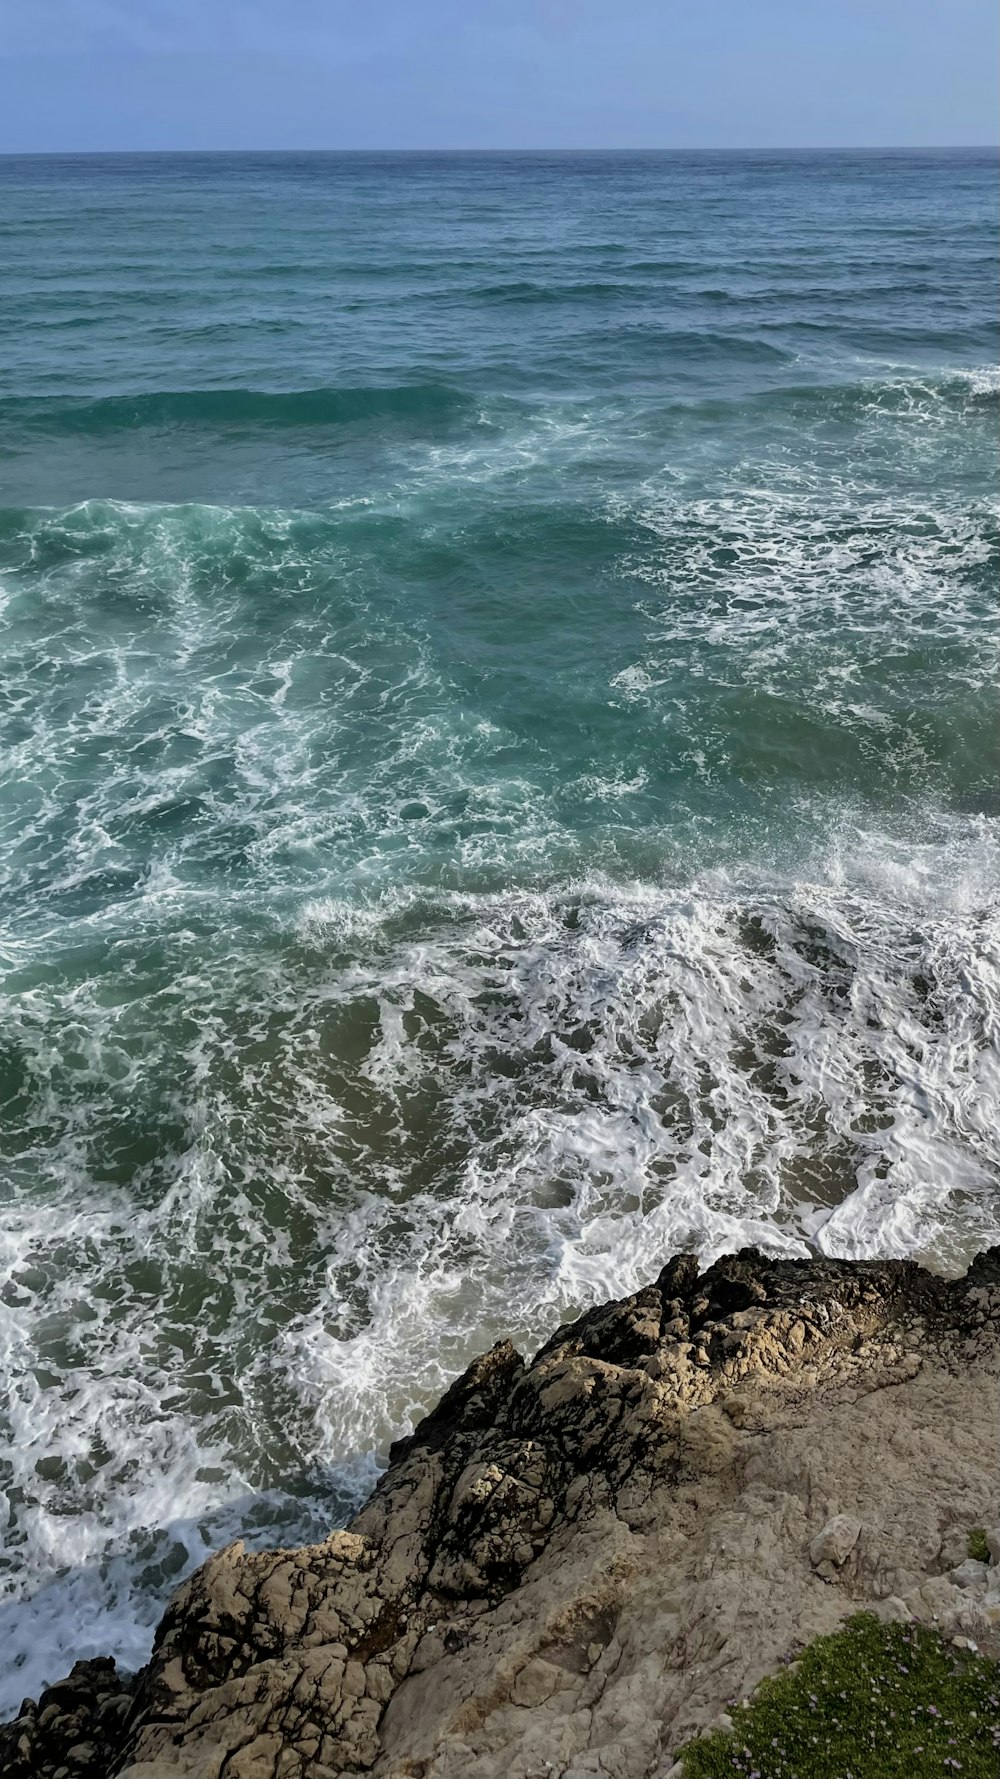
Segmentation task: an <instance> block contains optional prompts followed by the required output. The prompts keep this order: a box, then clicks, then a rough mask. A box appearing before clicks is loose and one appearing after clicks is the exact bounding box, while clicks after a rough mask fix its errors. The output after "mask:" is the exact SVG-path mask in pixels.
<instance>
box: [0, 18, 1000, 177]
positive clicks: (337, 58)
mask: <svg viewBox="0 0 1000 1779" xmlns="http://www.w3.org/2000/svg"><path fill="white" fill-rule="evenodd" d="M998 50H1000V29H998V20H997V17H996V14H995V9H994V7H993V4H992V0H989V3H987V0H951V3H950V4H949V5H948V7H947V8H945V7H944V6H943V5H942V4H941V3H940V0H909V3H907V0H845V4H843V5H841V6H838V7H837V8H836V9H829V10H827V9H821V10H818V11H815V12H814V11H812V10H811V9H804V8H801V7H799V6H797V5H794V4H792V0H760V4H758V6H757V7H755V8H754V9H753V12H752V15H751V14H750V13H749V12H748V9H746V8H745V7H741V6H739V5H738V4H737V0H712V3H711V4H709V5H706V6H705V7H703V8H701V9H699V10H698V11H697V12H693V11H691V10H690V9H688V8H681V7H679V6H674V7H670V6H666V7H664V6H663V5H662V3H661V0H621V3H620V4H619V5H618V6H617V7H616V8H615V11H614V16H611V9H610V7H609V6H608V5H607V0H574V4H573V5H572V6H570V5H569V4H567V0H509V4H508V5H507V7H506V8H505V9H504V12H503V15H502V16H489V17H484V16H477V15H475V14H472V15H470V13H469V9H467V8H464V7H462V6H461V5H460V4H459V3H458V0H409V3H408V4H404V3H403V0H372V4H371V5H370V6H369V7H368V9H367V10H366V12H365V14H364V15H363V16H359V15H358V14H357V13H356V11H355V10H354V9H351V8H348V7H347V6H346V5H343V4H340V3H338V0H332V3H331V0H286V4H284V5H283V6H282V7H281V8H280V10H279V8H278V7H277V5H276V4H275V0H245V3H244V4H241V5H237V4H236V0H134V3H133V4H132V5H130V6H129V7H128V8H126V7H125V6H124V5H123V4H122V3H121V0H30V4H29V0H10V4H9V5H8V7H7V9H6V17H5V21H4V30H3V36H2V40H0V54H2V57H3V63H4V70H5V73H6V77H7V79H6V87H7V91H6V95H5V104H4V108H3V114H2V116H0V153H5V154H21V153H35V154H45V153H52V154H66V153H71V154H73V153H79V154H87V153H109V154H113V153H125V154H127V153H142V152H150V153H175V152H196V153H215V152H221V153H241V152H259V153H282V152H303V151H307V152H319V153H322V152H330V153H336V152H341V153H344V152H358V153H371V152H413V153H429V152H441V153H462V152H469V153H472V152H490V151H494V152H496V151H502V152H514V151H517V150H523V151H524V152H529V153H530V152H539V153H540V152H552V151H566V152H575V153H581V152H588V151H606V152H612V151H616V150H622V151H636V150H638V151H643V152H654V151H656V152H661V151H662V152H672V151H676V152H684V151H688V150H691V151H695V150H708V149H712V150H723V151H731V152H750V151H752V150H756V149H761V150H765V151H775V150H785V151H791V150H809V149H817V150H822V149H830V150H836V149H855V148H871V149H878V148H888V149H900V150H903V149H907V148H916V149H920V148H928V149H931V148H992V147H994V146H996V143H997V135H998V130H997V110H998V106H997V99H998V90H997V86H998V83H997V76H996V68H997V61H998Z"/></svg>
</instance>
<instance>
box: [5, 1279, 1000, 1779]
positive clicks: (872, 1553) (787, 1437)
mask: <svg viewBox="0 0 1000 1779" xmlns="http://www.w3.org/2000/svg"><path fill="white" fill-rule="evenodd" d="M973 1528H984V1529H985V1531H986V1536H987V1539H988V1540H989V1550H990V1552H991V1554H992V1559H993V1561H992V1563H991V1564H988V1563H986V1562H984V1561H981V1560H974V1559H972V1558H970V1557H969V1555H968V1539H969V1534H970V1532H971V1531H972V1529H973ZM996 1528H1000V1249H998V1248H994V1249H992V1250H990V1252H989V1253H987V1254H983V1255H981V1256H980V1257H979V1259H978V1260H977V1261H976V1262H975V1263H974V1265H973V1266H972V1267H971V1268H970V1270H969V1272H968V1273H967V1275H966V1276H965V1277H964V1278H963V1279H959V1280H952V1281H946V1280H942V1279H940V1278H937V1277H935V1276H933V1275H931V1274H929V1273H927V1272H925V1271H923V1270H922V1269H921V1268H919V1267H917V1266H915V1265H912V1264H910V1263H908V1262H893V1261H885V1262H877V1261H873V1262H849V1261H826V1260H816V1261H785V1260H782V1261H773V1260H768V1259H766V1258H765V1257H764V1256H762V1255H761V1254H759V1253H757V1252H756V1251H754V1250H752V1249H748V1250H746V1251H744V1252H743V1253H742V1254H739V1255H736V1256H730V1257H727V1258H725V1259H723V1260H721V1261H719V1262H718V1263H717V1264H716V1265H715V1266H713V1267H711V1268H710V1269H709V1270H708V1271H707V1272H706V1273H704V1274H702V1275H699V1273H698V1269H697V1265H696V1262H695V1261H694V1260H693V1259H692V1258H691V1257H690V1256H681V1257H679V1258H676V1259H674V1260H671V1261H670V1262H669V1263H668V1265H667V1266H666V1267H665V1268H664V1269H663V1271H662V1273H661V1274H660V1276H659V1278H658V1279H657V1280H656V1282H655V1283H654V1284H652V1285H650V1286H648V1287H647V1288H646V1289H644V1290H642V1291H639V1292H637V1293H636V1294H635V1295H634V1296H632V1297H628V1298H625V1299H623V1300H622V1301H621V1302H617V1303H610V1304H607V1305H605V1306H603V1307H602V1308H600V1309H598V1310H595V1311H593V1312H591V1313H590V1314H589V1315H587V1316H584V1317H583V1318H582V1320H580V1321H579V1322H577V1323H575V1324H573V1325H572V1326H568V1327H565V1328H562V1329H560V1330H559V1332H558V1333H557V1334H556V1335H555V1336H554V1337H553V1338H552V1339H551V1340H550V1341H549V1342H548V1343H547V1345H545V1346H544V1347H543V1348H542V1349H541V1351H540V1352H539V1353H538V1354H537V1355H536V1357H535V1358H534V1360H533V1361H532V1362H531V1363H530V1364H526V1363H525V1362H524V1360H523V1359H522V1358H521V1357H520V1355H519V1354H518V1353H516V1352H515V1351H514V1349H513V1348H512V1347H511V1346H510V1345H509V1344H506V1343H502V1344H500V1345H497V1346H496V1347H494V1348H493V1349H492V1351H490V1352H489V1353H487V1354H485V1355H484V1356H483V1357H482V1358H481V1359H479V1360H477V1361H476V1362H475V1363H474V1364H473V1365H472V1366H470V1368H469V1370H468V1371H467V1372H466V1373H465V1375H464V1376H463V1377H462V1378H460V1379H459V1380H458V1381H457V1383H455V1384H454V1385H453V1386H452V1388H451V1389H450V1390H449V1391H448V1392H447V1393H446V1395H445V1396H444V1397H443V1398H442V1400H441V1402H440V1403H439V1404H438V1406H437V1407H436V1408H435V1409H434V1410H433V1412H432V1413H431V1414H430V1415H428V1416H427V1418H426V1419H425V1420H424V1421H423V1422H422V1423H421V1424H420V1426H419V1427H418V1428H417V1429H416V1431H415V1433H414V1434H413V1435H412V1437H410V1438H408V1439H405V1440H402V1441H400V1442H399V1443H398V1444H397V1445H395V1446H394V1447H393V1448H392V1452H391V1461H390V1465H389V1468H388V1470H387V1471H386V1473H385V1475H384V1476H383V1477H382V1479H381V1481H380V1483H379V1485H378V1487H377V1489H376V1490H375V1492H374V1494H373V1495H372V1497H371V1498H370V1500H369V1501H368V1503H367V1504H366V1506H365V1507H364V1508H363V1509H362V1511H361V1513H360V1514H359V1515H358V1516H357V1518H356V1519H355V1520H354V1521H353V1523H352V1524H351V1526H350V1527H349V1528H348V1529H347V1530H345V1531H337V1532H334V1533H332V1534H331V1535H330V1537H329V1538H328V1539H326V1540H325V1541H324V1542H323V1543H321V1544H317V1545H312V1546H309V1547H305V1548H302V1549H298V1550H287V1551H267V1552H262V1553H249V1552H247V1551H245V1550H244V1549H243V1547H242V1546H241V1545H239V1544H237V1545H234V1546H231V1547H230V1548H229V1549H228V1550H225V1551H222V1552H220V1553H219V1554H218V1555H217V1556H215V1557H213V1558H212V1559H211V1560H210V1561H209V1562H208V1563H207V1564H206V1565H205V1566H204V1568H202V1569H201V1570H199V1571H198V1573H197V1574H195V1575H194V1576H192V1577H191V1579H190V1580H189V1581H188V1582H186V1583H185V1584H184V1585H183V1586H182V1587H181V1588H180V1589H179V1591H178V1592H177V1594H176V1595H175V1596H174V1598H173V1600H172V1601H171V1603H170V1605H169V1607H168V1609H167V1611H166V1613H165V1615H164V1618H163V1620H162V1623H161V1625H160V1628H159V1631H158V1633H157V1638H156V1644H155V1647H154V1651H153V1654H152V1657H151V1659H150V1661H149V1663H148V1664H147V1666H146V1667H145V1668H144V1669H143V1670H142V1672H141V1673H140V1674H139V1675H138V1676H137V1677H135V1679H134V1680H129V1679H128V1678H127V1677H123V1676H120V1675H119V1674H118V1673H117V1672H116V1670H115V1668H114V1666H113V1664H112V1663H110V1662H100V1661H97V1662H84V1663H78V1664H77V1667H76V1668H75V1669H74V1671H73V1674H72V1675H71V1676H70V1677H69V1678H68V1679H67V1680H66V1681H64V1682H61V1683H60V1684H59V1685H57V1686H55V1687H52V1688H50V1689H49V1690H48V1691H47V1692H46V1693H45V1694H43V1696H42V1698H41V1699H40V1700H39V1701H37V1703H35V1702H30V1701H29V1702H27V1703H26V1704H25V1706H24V1707H22V1711H21V1713H20V1715H19V1717H18V1718H17V1719H16V1721H15V1722H13V1723H12V1724H8V1725H6V1726H3V1727H2V1728H0V1776H2V1779H110V1776H111V1775H120V1776H122V1779H125V1776H127V1779H168V1776H171V1775H178V1776H179V1775H183V1779H345V1776H346V1775H353V1774H357V1773H367V1774H370V1775H371V1776H372V1779H500V1775H503V1776H504V1779H599V1776H603V1779H665V1776H666V1775H668V1774H670V1773H671V1771H672V1770H673V1769H674V1768H675V1765H676V1760H677V1753H678V1750H679V1749H680V1747H681V1746H682V1745H683V1744H684V1743H685V1742H686V1741H687V1740H689V1739H690V1738H691V1737H692V1736H693V1735H696V1734H698V1733H700V1732H701V1731H702V1730H704V1729H705V1728H706V1727H708V1726H709V1725H710V1724H712V1723H716V1722H718V1721H720V1713H721V1714H724V1711H725V1706H726V1703H727V1702H728V1701H731V1700H733V1699H738V1698H740V1697H743V1696H745V1695H746V1693H747V1692H748V1691H749V1690H750V1689H751V1688H752V1687H753V1686H755V1685H756V1683H757V1681H758V1680H759V1679H760V1678H761V1677H762V1676H763V1675H765V1674H766V1673H769V1672H772V1671H774V1670H775V1668H777V1667H778V1665H779V1664H780V1663H781V1662H782V1661H783V1660H787V1659H788V1658H789V1656H790V1655H791V1654H792V1653H793V1652H794V1650H795V1649H796V1648H798V1647H800V1646H801V1645H802V1644H803V1643H805V1642H808V1641H809V1640H810V1639H811V1638H813V1637H815V1636H816V1635H818V1634H819V1633H821V1632H824V1631H829V1630H832V1629H833V1628H834V1627H835V1626H837V1625H838V1624H839V1623H841V1622H842V1621H843V1620H844V1619H845V1618H846V1617H847V1616H848V1615H849V1614H850V1613H852V1612H855V1611H857V1610H858V1608H859V1606H861V1605H867V1606H872V1607H874V1609H876V1610H877V1611H879V1612H880V1613H883V1614H885V1615H888V1616H892V1617H906V1618H908V1617H911V1616H912V1617H913V1618H915V1619H918V1620H923V1621H925V1622H927V1623H933V1624H935V1625H936V1626H937V1627H938V1628H940V1629H942V1630H944V1631H945V1632H946V1634H947V1635H948V1636H950V1637H952V1638H953V1639H955V1640H964V1641H966V1642H967V1643H969V1644H974V1645H975V1646H976V1647H977V1648H978V1649H981V1650H983V1651H985V1652H986V1653H988V1654H992V1655H994V1656H995V1657H997V1658H1000V1531H996V1530H994V1529H996ZM721 1720H722V1721H723V1722H724V1721H725V1718H724V1715H723V1716H722V1719H721ZM677 1771H678V1772H679V1768H678V1769H677Z"/></svg>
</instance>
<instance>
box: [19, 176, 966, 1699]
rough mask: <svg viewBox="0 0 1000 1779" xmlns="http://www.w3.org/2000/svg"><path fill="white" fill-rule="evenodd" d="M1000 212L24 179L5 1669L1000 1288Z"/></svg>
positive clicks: (960, 197) (855, 202)
mask: <svg viewBox="0 0 1000 1779" xmlns="http://www.w3.org/2000/svg"><path fill="white" fill-rule="evenodd" d="M996 191H997V158H996V156H995V155H990V154H985V153H971V152H970V153H949V154H930V153H928V154H806V155H777V154H755V155H742V156H739V155H708V154H691V155H683V154H665V155H634V154H618V155H587V156H567V155H467V156H450V155H449V156H446V155H410V156H397V155H357V156H350V155H329V156H327V155H303V156H300V155H284V156H277V157H275V156H252V155H242V156H233V157H226V156H199V155H188V156H176V157H174V156H159V157H138V158H128V157H108V158H80V159H44V158H39V159H23V160H19V159H6V160H0V319H2V321H3V324H4V341H5V345H4V351H3V355H2V359H0V623H2V627H3V629H2V640H3V660H2V680H0V829H2V835H3V848H2V853H0V922H2V926H0V945H2V949H0V1143H2V1147H3V1169H2V1185H0V1191H2V1194H3V1214H2V1222H0V1227H2V1238H0V1261H2V1282H0V1353H2V1363H3V1365H4V1367H5V1371H6V1376H7V1380H8V1382H9V1386H10V1394H9V1403H8V1423H9V1424H8V1426H7V1428H6V1438H7V1439H9V1442H10V1443H9V1446H8V1447H7V1450H6V1455H2V1445H3V1442H2V1441H0V1479H2V1486H3V1490H4V1494H3V1496H2V1497H0V1509H2V1507H3V1504H4V1503H6V1527H5V1530H4V1533H3V1539H4V1542H3V1551H2V1554H0V1585H2V1587H3V1589H4V1590H5V1592H4V1594H3V1597H2V1600H0V1630H2V1633H3V1638H4V1646H5V1650H6V1651H7V1652H8V1655H9V1656H11V1657H12V1658H13V1663H12V1666H11V1667H9V1671H8V1678H7V1681H6V1682H5V1690H4V1692H3V1700H2V1702H3V1704H4V1706H5V1707H7V1708H11V1707H13V1706H14V1705H16V1704H17V1702H18V1700H19V1699H20V1697H21V1695H22V1694H23V1693H25V1692H28V1691H32V1690H35V1689H36V1688H37V1686H38V1684H39V1682H40V1681H41V1680H42V1679H43V1678H46V1677H48V1678H51V1677H52V1676H53V1674H54V1673H55V1672H57V1671H58V1672H61V1671H62V1670H63V1668H64V1666H65V1665H66V1663H67V1661H68V1660H71V1659H72V1658H73V1657H75V1656H77V1655H80V1654H85V1653H88V1652H91V1651H94V1652H96V1651H105V1650H113V1651H116V1652H117V1653H118V1654H119V1655H121V1657H122V1658H123V1659H124V1660H125V1662H126V1663H137V1662H139V1661H141V1660H142V1659H143V1656H144V1653H145V1650H146V1648H147V1647H148V1641H149V1637H150V1634H151V1626H152V1624H153V1622H154V1621H155V1618H156V1615H157V1612H158V1610H159V1603H160V1602H161V1601H162V1599H163V1597H164V1595H165V1593H166V1592H167V1591H168V1590H169V1588H170V1587H171V1585H172V1583H173V1581H174V1580H175V1579H176V1577H177V1575H178V1574H180V1573H181V1572H182V1571H183V1569H184V1568H185V1566H188V1565H190V1564H191V1563H192V1562H193V1561H195V1560H196V1559H197V1558H198V1556H199V1555H200V1554H203V1553H204V1551H206V1550H207V1549H209V1548H211V1547H213V1546H214V1545H217V1544H219V1543H221V1542H223V1541H224V1540H225V1539H227V1538H228V1537H230V1536H232V1535H233V1534H234V1532H235V1531H236V1530H243V1531H246V1530H247V1529H249V1533H250V1535H251V1536H257V1537H260V1538H267V1539H270V1540H273V1539H275V1538H276V1537H279V1536H280V1537H288V1538H295V1537H299V1536H301V1535H302V1534H303V1533H308V1532H311V1531H315V1530H317V1529H319V1528H323V1527H326V1526H328V1525H329V1524H330V1523H331V1521H335V1520H336V1519H337V1518H338V1517H342V1516H343V1514H344V1513H346V1512H347V1511H348V1508H349V1505H350V1502H351V1500H352V1498H353V1497H354V1496H356V1494H357V1491H358V1490H359V1489H363V1488H364V1486H365V1485H366V1482H367V1481H369V1480H370V1478H371V1476H372V1474H373V1471H374V1467H375V1466H376V1465H377V1463H378V1462H379V1458H380V1455H381V1454H383V1453H384V1449H385V1444H386V1441H387V1439H388V1437H389V1436H390V1434H391V1433H393V1432H395V1431H398V1430H399V1429H400V1428H401V1427H402V1426H403V1425H404V1424H405V1423H406V1421H407V1419H412V1418H413V1417H414V1416H415V1415H416V1414H418V1413H419V1412H421V1410H422V1409H423V1408H425V1407H426V1406H427V1405H428V1404H429V1403H430V1402H431V1401H432V1400H433V1399H434V1398H435V1397H436V1395H437V1394H438V1393H439V1391H440V1389H441V1387H442V1385H443V1384H444V1383H445V1382H446V1381H447V1380H448V1379H449V1378H450V1377H451V1376H453V1375H454V1374H455V1372H456V1371H457V1370H458V1369H459V1368H460V1367H461V1366H462V1365H463V1364H464V1363H465V1362H466V1361H467V1360H468V1359H469V1358H470V1357H471V1356H472V1355H473V1354H474V1353H475V1352H477V1351H479V1350H481V1349H482V1348H483V1347H484V1346H485V1345H487V1344H488V1343H489V1341H490V1340H492V1339H493V1338H494V1337H495V1336H496V1335H498V1334H500V1333H504V1334H511V1335H513V1336H514V1337H515V1338H516V1339H518V1340H520V1341H521V1342H523V1343H525V1344H527V1345H529V1346H530V1345H532V1344H536V1343H537V1342H538V1341H539V1340H540V1339H541V1338H542V1337H543V1336H544V1335H545V1334H546V1333H547V1332H548V1331H549V1330H550V1329H551V1328H552V1326H553V1325H554V1324H555V1323H556V1322H557V1321H558V1320H559V1319H560V1318H563V1317H566V1316H568V1315H570V1314H573V1313H574V1312H576V1311H577V1310H579V1309H580V1308H582V1307H585V1306H587V1305H589V1304H591V1303H593V1302H595V1301H598V1300H600V1299H602V1298H603V1297H605V1296H607V1295H608V1294H610V1293H614V1292H620V1291H624V1290H626V1289H629V1288H632V1287H634V1286H635V1285H637V1284H639V1283H641V1282H644V1281H646V1280H647V1279H649V1278H650V1277H652V1276H653V1275H654V1274H655V1273H656V1271H657V1270H658V1268H659V1267H660V1265H661V1264H662V1262H663V1260H664V1259H665V1258H666V1257H667V1256H668V1255H669V1254H670V1253H671V1252H673V1251H675V1250H676V1249H678V1248H692V1249H696V1250H697V1251H698V1252H699V1253H700V1254H701V1255H703V1256H704V1257H705V1258H706V1259H707V1258H711V1257H713V1256H715V1255H717V1254H718V1253H719V1252H721V1251H722V1250H724V1249H727V1248H734V1247H738V1246H739V1245H741V1244H742V1243H744V1242H746V1241H748V1240H753V1241H756V1242H758V1243H759V1244H761V1245H762V1246H764V1247H766V1248H768V1249H771V1250H772V1251H777V1252H785V1253H792V1254H806V1253H809V1252H810V1251H815V1250H819V1251H821V1252H828V1253H834V1254H868V1253H883V1254H913V1255H916V1256H918V1257H920V1258H923V1259H925V1260H928V1261H930V1262H931V1263H932V1264H934V1265H937V1266H939V1267H942V1268H944V1269H945V1270H952V1271H954V1270H958V1269H960V1268H962V1267H963V1266H964V1264H965V1263H966V1261H967V1259H968V1257H969V1256H970V1255H971V1254H972V1253H973V1252H974V1251H975V1250H976V1249H977V1248H978V1247H980V1246H981V1245H983V1244H984V1243H985V1242H987V1241H988V1240H990V1239H993V1240H997V1239H1000V926H998V916H997V894H996V892H997V863H998V838H1000V823H998V818H1000V726H998V702H1000V701H998V694H997V656H998V636H1000V632H998V628H997V588H998V576H997V570H998V565H1000V528H998V519H997V506H996V499H995V494H996V474H997V434H996V418H997V400H998V387H1000V381H998V373H997V369H996V361H997V356H998V354H997V317H996V306H995V265H996V249H997V216H996Z"/></svg>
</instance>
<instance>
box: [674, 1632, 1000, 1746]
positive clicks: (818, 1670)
mask: <svg viewBox="0 0 1000 1779" xmlns="http://www.w3.org/2000/svg"><path fill="white" fill-rule="evenodd" d="M731 1715H732V1719H733V1728H732V1730H725V1731H723V1730H717V1731H714V1732H713V1733H712V1734H711V1735H709V1736H704V1737H701V1738H699V1740H698V1741H696V1742H691V1743H689V1744H688V1746H687V1748H686V1749H685V1750H684V1752H683V1756H682V1762H683V1773H684V1779H740V1776H741V1775H742V1779H931V1776H932V1775H933V1779H956V1776H957V1775H961V1779H998V1776H1000V1669H998V1667H997V1664H996V1663H995V1662H993V1661H989V1660H987V1658H986V1657H985V1656H981V1655H977V1654H975V1653H973V1652H972V1651H969V1650H959V1649H956V1648H955V1647H954V1646H953V1645H951V1644H949V1643H946V1642H945V1641H944V1639H943V1638H942V1637H940V1636H939V1635H938V1634H937V1632H935V1631H932V1630H928V1629H927V1628H926V1627H924V1626H921V1625H916V1624H896V1623H892V1624H883V1623H882V1622H881V1621H880V1620H879V1619H877V1618H875V1617H874V1616H873V1615H872V1614H871V1613H862V1614H860V1615H859V1616H858V1617H856V1618H852V1619H849V1620H848V1622H847V1624H846V1625H844V1626H843V1627H842V1628H841V1629H840V1630H839V1631H835V1632H834V1633H833V1634H832V1635H831V1636H829V1637H819V1638H817V1640H816V1642H815V1643H811V1644H809V1645H808V1647H807V1648H806V1649H804V1650H803V1651H802V1653H801V1655H800V1656H799V1657H798V1658H797V1660H796V1661H795V1663H794V1665H793V1666H792V1667H790V1668H789V1669H787V1670H786V1671H785V1672H784V1673H782V1674H779V1675H776V1676H774V1677H773V1678H772V1679H768V1680H764V1681H762V1683H761V1685H760V1686H759V1687H758V1689H757V1691H756V1692H755V1694H754V1696H753V1698H752V1699H751V1700H750V1701H749V1702H748V1703H747V1704H746V1705H740V1706H737V1707H735V1708H734V1709H733V1710H732V1713H731Z"/></svg>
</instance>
